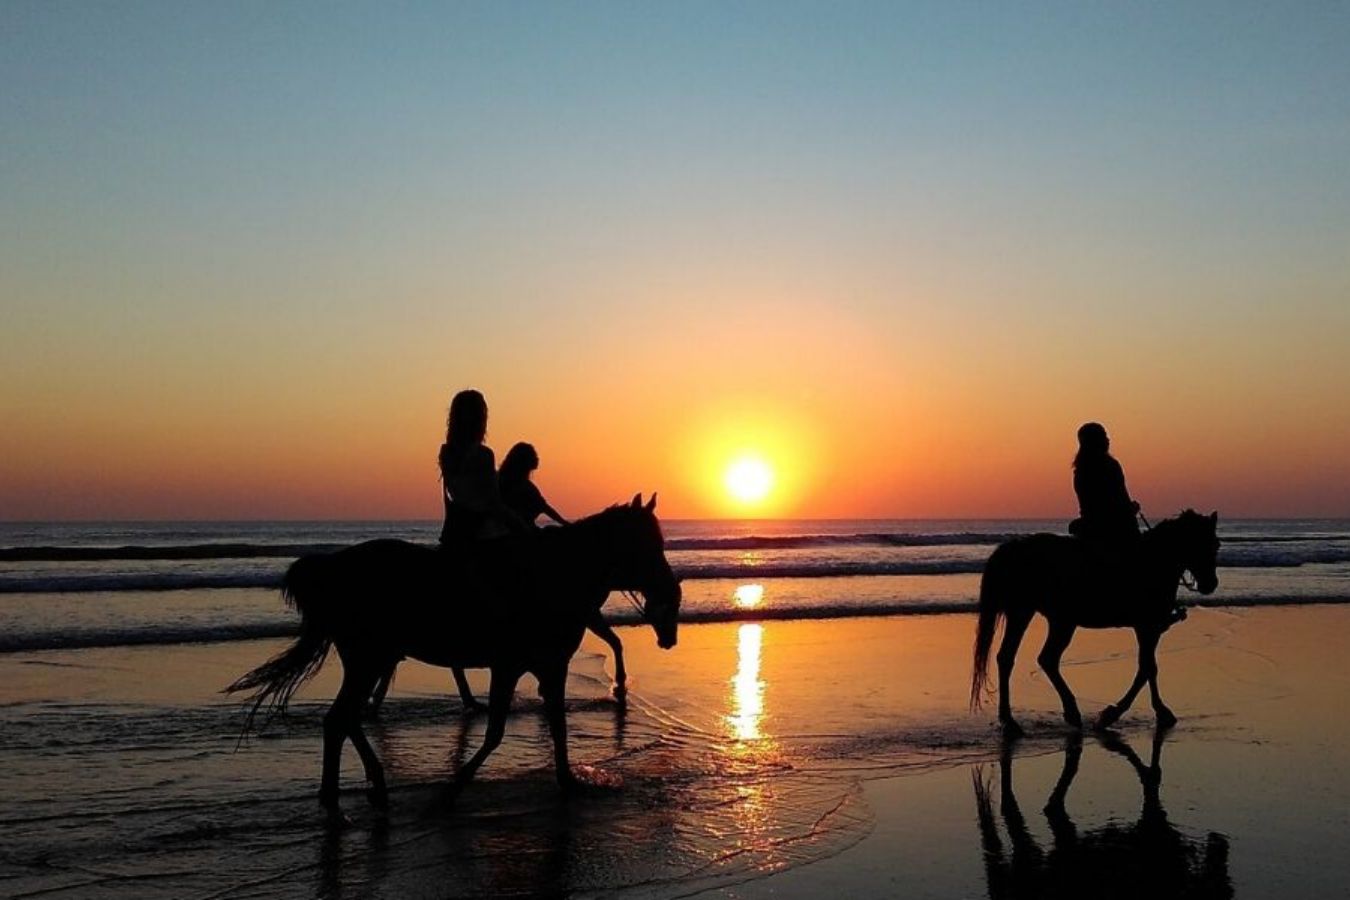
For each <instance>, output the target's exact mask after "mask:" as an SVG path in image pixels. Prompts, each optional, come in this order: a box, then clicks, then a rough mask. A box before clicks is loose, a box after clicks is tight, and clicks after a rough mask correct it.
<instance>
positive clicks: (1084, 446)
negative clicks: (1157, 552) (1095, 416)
mask: <svg viewBox="0 0 1350 900" xmlns="http://www.w3.org/2000/svg"><path fill="white" fill-rule="evenodd" d="M1110 448H1111V439H1110V438H1109V437H1107V436H1106V429H1105V428H1103V427H1102V426H1101V425H1100V424H1098V423H1096V422H1088V423H1087V424H1086V425H1084V426H1083V427H1081V428H1079V429H1078V455H1077V456H1075V457H1074V460H1073V490H1074V493H1075V494H1077V495H1078V516H1079V517H1078V518H1077V519H1074V520H1073V522H1071V523H1070V524H1069V533H1070V534H1073V535H1077V536H1078V537H1081V538H1086V539H1088V540H1092V541H1099V542H1102V543H1115V542H1120V541H1129V540H1132V539H1133V538H1136V537H1138V536H1139V523H1138V521H1137V519H1136V518H1135V517H1136V516H1137V515H1138V513H1139V504H1138V503H1136V502H1134V501H1133V500H1131V499H1130V492H1129V491H1128V490H1127V489H1126V487H1125V472H1124V470H1122V469H1121V467H1120V463H1118V462H1116V459H1115V457H1113V456H1112V455H1111V454H1110V452H1109V451H1110Z"/></svg>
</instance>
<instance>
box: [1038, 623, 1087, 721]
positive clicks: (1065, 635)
mask: <svg viewBox="0 0 1350 900" xmlns="http://www.w3.org/2000/svg"><path fill="white" fill-rule="evenodd" d="M1074 628H1075V626H1073V625H1057V624H1052V625H1051V626H1050V633H1049V635H1047V636H1046V639H1045V646H1043V647H1042V648H1041V652H1040V655H1039V656H1037V657H1036V661H1037V662H1038V663H1040V664H1041V668H1042V669H1044V670H1045V674H1046V677H1048V678H1049V679H1050V683H1051V684H1052V685H1054V688H1055V692H1056V693H1058V694H1059V702H1060V703H1061V704H1063V706H1064V721H1065V722H1068V723H1069V724H1070V725H1072V726H1073V727H1075V728H1081V727H1082V726H1083V716H1082V714H1081V713H1079V711H1078V701H1077V700H1076V699H1075V698H1074V696H1073V691H1071V690H1069V683H1068V682H1067V681H1065V680H1064V676H1063V675H1061V674H1060V672H1059V661H1060V658H1061V657H1063V656H1064V650H1065V649H1066V648H1067V647H1068V646H1069V641H1071V640H1073V633H1074Z"/></svg>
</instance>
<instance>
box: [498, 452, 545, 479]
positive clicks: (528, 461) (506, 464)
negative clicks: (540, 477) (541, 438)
mask: <svg viewBox="0 0 1350 900" xmlns="http://www.w3.org/2000/svg"><path fill="white" fill-rule="evenodd" d="M538 465H539V454H538V453H536V452H534V446H533V445H532V444H527V443H525V442H524V441H521V442H520V443H519V444H516V445H515V446H514V447H512V448H511V449H510V450H508V451H507V452H506V458H505V459H503V460H502V467H501V469H500V470H498V472H497V483H498V484H499V485H501V486H502V487H503V488H509V487H513V486H515V485H517V484H520V483H521V482H524V481H529V480H530V472H531V471H532V470H533V469H535V468H536V467H537V466H538Z"/></svg>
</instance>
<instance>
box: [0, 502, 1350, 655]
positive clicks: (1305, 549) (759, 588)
mask: <svg viewBox="0 0 1350 900" xmlns="http://www.w3.org/2000/svg"><path fill="white" fill-rule="evenodd" d="M663 527H664V530H665V534H666V545H667V553H668V557H669V559H670V562H671V565H672V566H673V567H674V569H675V571H676V572H677V573H678V574H679V575H680V576H681V577H682V578H684V580H685V601H684V606H683V619H684V620H685V621H689V622H715V621H732V620H747V619H783V618H791V619H801V618H817V619H827V618H839V617H846V616H871V615H903V614H914V613H943V612H966V611H970V610H972V609H974V605H975V599H976V596H977V593H978V584H979V572H980V570H981V567H982V566H983V564H984V561H985V559H986V558H987V557H988V555H989V553H990V552H991V551H992V550H993V547H994V546H995V545H996V544H998V543H999V542H1001V541H1004V540H1007V539H1008V538H1009V537H1011V536H1013V535H1017V534H1026V533H1030V532H1036V531H1060V532H1062V531H1063V530H1064V527H1065V523H1064V522H1063V521H1033V520H906V519H862V520H817V521H812V520H791V521H725V520H717V521H689V520H686V521H668V522H665V523H663ZM438 530H439V523H437V522H430V521H408V522H387V521H386V522H195V523H181V522H173V523H165V522H148V523H128V522H118V523H3V524H0V652H15V651H23V650H28V651H31V650H52V649H62V648H78V647H110V646H119V645H133V644H171V643H185V642H206V641H229V640H248V639H254V638H262V637H278V636H284V635H289V634H291V633H293V630H294V628H295V622H296V620H295V616H294V614H293V613H292V612H291V611H289V610H287V609H285V608H284V607H283V606H282V604H281V603H280V601H279V599H278V597H277V594H276V590H275V589H276V586H277V585H278V584H279V581H280V578H281V574H282V573H283V572H284V571H285V568H286V566H287V565H289V564H290V562H291V561H292V560H293V559H294V558H295V557H297V556H300V555H302V554H305V553H317V552H324V551H329V550H336V549H338V548H341V547H344V546H347V545H349V544H353V543H357V542H359V541H364V540H371V539H374V538H402V539H404V540H409V541H415V542H419V543H425V544H432V543H434V542H435V540H436V536H437V533H438ZM1220 537H1221V539H1222V541H1223V547H1222V549H1221V551H1220V558H1219V561H1220V566H1221V568H1220V573H1219V574H1220V588H1219V591H1218V592H1217V593H1216V594H1214V595H1213V596H1211V597H1207V598H1200V597H1198V596H1190V597H1188V596H1187V595H1185V592H1184V591H1183V599H1186V600H1188V601H1189V602H1202V603H1204V604H1205V605H1211V606H1215V605H1217V606H1261V605H1274V604H1290V603H1294V604H1302V603H1346V602H1350V520H1343V519H1338V520H1304V519H1298V520H1292V519H1282V520H1234V521H1225V522H1221V523H1220ZM606 611H607V614H608V615H609V616H610V617H611V619H612V620H613V621H615V622H618V623H621V624H627V623H631V622H632V621H633V620H634V617H635V612H634V611H633V609H632V608H631V607H629V606H628V605H627V604H626V603H625V602H623V600H622V599H621V598H619V597H614V598H611V602H610V604H609V605H608V607H607V610H606Z"/></svg>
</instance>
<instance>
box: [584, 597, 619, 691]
mask: <svg viewBox="0 0 1350 900" xmlns="http://www.w3.org/2000/svg"><path fill="white" fill-rule="evenodd" d="M586 627H587V628H589V629H590V630H591V633H592V634H594V635H595V636H596V637H598V638H599V639H600V640H602V641H604V642H605V643H606V644H608V645H609V649H610V650H612V651H613V652H614V693H616V694H623V693H624V691H626V690H627V689H628V688H627V684H628V672H627V671H625V669H624V667H623V642H622V641H620V640H619V636H618V635H617V634H615V633H614V629H613V628H611V627H610V626H609V623H608V622H606V621H605V617H604V616H602V615H601V614H600V612H599V611H598V610H597V611H596V613H595V615H593V616H591V618H590V620H589V621H587V622H586Z"/></svg>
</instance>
